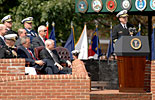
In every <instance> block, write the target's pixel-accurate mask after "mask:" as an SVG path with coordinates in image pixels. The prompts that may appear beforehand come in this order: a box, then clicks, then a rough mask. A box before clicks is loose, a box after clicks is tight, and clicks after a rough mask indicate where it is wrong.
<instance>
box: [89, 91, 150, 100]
mask: <svg viewBox="0 0 155 100" xmlns="http://www.w3.org/2000/svg"><path fill="white" fill-rule="evenodd" d="M90 100H152V94H151V93H113V94H112V92H111V93H104V94H91V95H90Z"/></svg>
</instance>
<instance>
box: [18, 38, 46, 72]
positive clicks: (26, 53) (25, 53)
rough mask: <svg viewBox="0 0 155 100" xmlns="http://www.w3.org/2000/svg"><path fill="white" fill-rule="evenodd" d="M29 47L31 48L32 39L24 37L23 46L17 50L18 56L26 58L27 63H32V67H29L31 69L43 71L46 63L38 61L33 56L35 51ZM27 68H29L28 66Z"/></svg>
mask: <svg viewBox="0 0 155 100" xmlns="http://www.w3.org/2000/svg"><path fill="white" fill-rule="evenodd" d="M29 47H30V38H29V37H22V38H21V46H19V47H18V49H17V54H18V56H19V57H20V58H25V60H26V62H29V63H30V65H29V66H30V67H33V68H35V69H36V70H43V67H44V65H45V61H43V60H36V58H35V56H34V54H33V51H32V50H31V49H29ZM26 67H28V66H26ZM31 69H32V68H31ZM31 69H30V70H31ZM29 74H31V73H29ZM32 74H34V73H32Z"/></svg>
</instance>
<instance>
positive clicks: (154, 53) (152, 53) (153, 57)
mask: <svg viewBox="0 0 155 100" xmlns="http://www.w3.org/2000/svg"><path fill="white" fill-rule="evenodd" d="M154 32H155V25H153V31H152V36H151V47H152V48H151V49H152V51H151V60H155V51H154V50H155V49H154Z"/></svg>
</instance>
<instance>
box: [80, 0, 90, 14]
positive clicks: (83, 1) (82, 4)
mask: <svg viewBox="0 0 155 100" xmlns="http://www.w3.org/2000/svg"><path fill="white" fill-rule="evenodd" d="M77 7H78V10H79V12H81V13H85V12H86V11H87V9H88V3H87V1H86V0H79V2H78V4H77Z"/></svg>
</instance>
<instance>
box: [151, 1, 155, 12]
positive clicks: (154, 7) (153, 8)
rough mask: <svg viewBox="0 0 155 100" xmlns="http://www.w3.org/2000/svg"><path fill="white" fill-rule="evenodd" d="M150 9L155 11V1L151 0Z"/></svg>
mask: <svg viewBox="0 0 155 100" xmlns="http://www.w3.org/2000/svg"><path fill="white" fill-rule="evenodd" d="M150 8H151V9H152V10H155V0H150Z"/></svg>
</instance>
